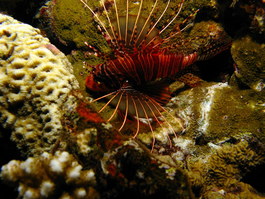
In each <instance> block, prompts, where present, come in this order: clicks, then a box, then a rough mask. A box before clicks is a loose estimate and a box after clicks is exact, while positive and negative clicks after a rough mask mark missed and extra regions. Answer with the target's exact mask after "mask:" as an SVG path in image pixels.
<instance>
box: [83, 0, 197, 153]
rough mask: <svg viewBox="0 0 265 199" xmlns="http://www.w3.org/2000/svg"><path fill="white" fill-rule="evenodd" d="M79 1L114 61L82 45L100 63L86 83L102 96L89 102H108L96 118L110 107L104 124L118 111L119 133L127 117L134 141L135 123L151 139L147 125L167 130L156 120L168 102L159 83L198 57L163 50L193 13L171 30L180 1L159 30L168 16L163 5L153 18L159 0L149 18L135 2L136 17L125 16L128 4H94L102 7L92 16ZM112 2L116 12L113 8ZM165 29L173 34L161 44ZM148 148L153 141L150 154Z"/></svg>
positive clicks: (121, 0)
mask: <svg viewBox="0 0 265 199" xmlns="http://www.w3.org/2000/svg"><path fill="white" fill-rule="evenodd" d="M80 1H81V2H82V3H83V5H84V6H85V7H86V8H87V9H88V10H89V11H90V12H91V13H92V15H93V17H94V19H95V21H96V22H97V23H98V29H99V30H100V32H101V34H102V35H103V36H104V37H105V39H106V41H107V43H108V45H109V46H110V47H111V49H112V50H113V52H114V56H110V55H105V54H102V53H101V52H100V51H99V50H97V49H96V48H95V47H93V46H91V45H89V44H88V43H86V45H87V46H88V47H89V48H90V49H91V50H93V51H94V54H95V55H96V56H100V57H103V58H104V59H105V60H106V62H105V63H103V64H99V65H97V66H93V71H92V73H91V74H90V75H89V76H88V77H87V81H86V87H87V88H88V89H90V90H92V91H98V92H105V93H108V94H106V95H103V96H101V97H99V98H97V99H95V100H93V102H94V101H98V100H101V99H104V98H105V99H108V101H107V102H106V104H105V105H104V106H103V107H102V108H101V109H100V110H99V112H102V111H103V110H104V109H105V108H106V107H107V106H108V105H109V104H112V105H114V107H115V110H114V111H113V113H112V115H111V116H110V118H109V119H108V120H107V121H110V120H111V119H112V118H113V117H114V115H115V114H116V113H117V111H118V110H120V111H121V112H123V113H124V118H123V122H122V124H121V126H120V128H119V131H121V130H122V129H123V127H124V125H125V123H126V120H127V119H128V116H130V117H133V118H134V119H135V120H136V121H137V128H136V132H135V134H134V138H135V137H136V136H137V135H138V133H139V126H140V118H145V119H146V120H147V122H148V125H149V127H150V130H151V131H152V133H153V128H152V125H151V122H150V121H151V120H153V121H157V122H158V123H159V124H161V122H160V120H161V118H164V123H166V124H167V125H168V126H169V128H172V127H171V125H170V124H169V122H168V121H166V119H165V117H164V116H163V114H162V112H166V109H165V108H164V107H163V105H165V104H166V103H167V102H168V101H169V100H170V92H169V89H168V84H165V83H163V80H164V79H172V78H174V77H175V76H176V74H177V73H178V72H179V71H181V70H183V69H184V68H186V67H188V66H189V65H191V64H193V63H194V62H195V61H196V60H198V58H199V57H198V54H197V52H194V53H191V54H187V55H186V54H182V53H171V52H170V49H171V48H172V46H166V45H165V44H167V43H168V42H169V41H170V40H171V38H173V37H175V36H176V35H178V34H181V33H182V32H183V31H184V30H185V29H187V28H188V27H190V25H191V23H189V21H190V19H191V18H193V17H194V16H195V14H196V13H197V11H198V10H196V11H195V12H194V13H193V14H192V15H190V16H188V17H187V18H186V19H185V20H184V21H182V22H181V23H180V24H176V23H175V20H176V19H177V18H178V16H179V14H180V12H181V9H182V7H183V4H184V0H180V2H179V3H178V6H177V7H176V11H175V14H174V15H171V18H170V19H167V20H166V21H167V23H166V24H164V25H162V27H161V24H159V22H161V21H162V19H163V17H165V13H166V12H167V11H168V10H169V5H170V3H171V0H168V1H167V3H166V4H163V5H165V7H164V8H162V12H158V13H160V15H159V16H156V14H155V12H156V10H158V9H160V8H159V7H158V3H159V0H154V3H153V5H152V6H151V7H150V6H149V8H148V9H149V10H150V12H149V13H148V14H147V16H143V12H144V11H143V3H144V0H140V1H139V2H138V5H137V6H138V9H136V10H137V11H134V12H136V14H132V13H130V6H131V5H132V4H133V2H131V1H129V0H119V1H118V0H112V1H109V0H100V3H101V6H102V7H101V8H100V9H99V8H97V9H96V10H97V11H95V10H93V9H92V8H91V7H90V6H89V5H88V4H87V3H86V2H85V0H80ZM117 2H119V3H120V4H122V6H121V7H118V6H117V5H118V3H117ZM160 3H161V2H160ZM135 6H136V5H134V7H135ZM136 8H137V7H136ZM145 9H146V8H145ZM99 10H101V16H100V15H99V13H98V11H99ZM134 10H135V9H134ZM154 16H155V17H154ZM154 18H156V19H155V21H154ZM158 26H159V27H160V28H158ZM169 27H171V28H172V27H173V28H172V30H174V31H173V32H171V33H170V34H168V35H165V36H163V38H162V37H161V35H162V33H165V32H166V30H167V29H168V28H169ZM96 80H97V81H96ZM153 82H155V83H153ZM161 82H162V83H161ZM172 117H174V116H172ZM172 129H173V128H172ZM174 134H175V132H174ZM153 138H154V136H153ZM153 147H154V140H153V146H152V149H153Z"/></svg>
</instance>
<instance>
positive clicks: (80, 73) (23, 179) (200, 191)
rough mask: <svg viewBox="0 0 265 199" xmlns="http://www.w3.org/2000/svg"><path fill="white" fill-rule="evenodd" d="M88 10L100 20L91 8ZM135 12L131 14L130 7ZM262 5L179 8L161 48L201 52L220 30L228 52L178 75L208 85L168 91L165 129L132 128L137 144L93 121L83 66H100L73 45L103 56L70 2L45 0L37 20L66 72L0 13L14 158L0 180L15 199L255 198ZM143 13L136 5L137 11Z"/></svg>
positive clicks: (29, 32) (260, 154) (0, 67)
mask: <svg viewBox="0 0 265 199" xmlns="http://www.w3.org/2000/svg"><path fill="white" fill-rule="evenodd" d="M17 1H20V0H17ZM17 1H16V2H17ZM88 2H89V5H91V6H93V8H94V7H95V9H96V8H98V10H97V9H96V10H95V11H97V12H98V13H99V16H100V17H101V18H102V20H106V19H104V16H101V15H100V14H101V12H102V10H101V9H100V6H99V5H100V4H99V3H98V1H88ZM106 2H110V3H111V2H112V1H106ZM117 2H118V3H120V2H121V1H118V0H117ZM134 2H135V5H134V6H135V8H137V6H139V5H138V4H137V2H138V3H139V1H134ZM145 2H149V0H146V1H145ZM159 2H160V1H159ZM165 2H166V1H161V2H160V3H161V5H162V4H163V5H162V6H165V5H164V4H165ZM261 2H262V1H245V0H230V1H219V0H216V1H214V0H211V1H205V0H200V1H196V2H194V1H185V4H184V7H183V12H181V13H180V15H179V17H180V19H179V21H183V19H185V18H186V17H187V16H189V15H190V14H192V13H194V10H196V9H198V8H199V7H200V8H201V10H200V12H198V13H197V16H196V20H195V23H194V24H193V26H192V27H191V28H190V29H188V30H187V31H185V32H183V34H181V35H178V36H177V37H176V39H175V40H174V44H175V48H174V49H172V50H173V51H174V50H175V51H181V52H185V53H190V52H193V51H197V52H202V53H203V52H204V50H205V51H207V50H208V49H207V46H208V47H209V46H214V45H217V46H218V45H222V42H223V41H227V40H230V39H231V38H230V37H228V36H227V34H226V32H227V33H229V35H230V36H231V37H232V39H233V41H232V49H231V52H230V51H228V52H226V54H225V55H224V56H221V61H220V57H219V58H216V57H215V58H214V59H212V60H210V62H200V63H198V64H197V65H193V66H192V67H191V68H189V69H188V72H193V73H196V74H199V76H200V77H202V79H204V78H203V77H205V76H210V78H209V79H210V81H214V82H206V81H203V80H202V79H199V78H198V79H197V80H199V81H198V82H193V83H194V85H196V87H193V88H190V87H189V86H190V85H189V84H184V83H183V82H184V81H182V80H183V79H185V78H183V76H182V77H180V78H179V79H178V80H179V81H182V82H179V81H175V82H173V83H172V84H171V86H170V89H171V90H172V91H173V93H174V96H173V97H172V99H171V100H170V102H169V103H168V104H167V105H166V106H165V110H166V112H164V113H163V116H164V117H165V118H164V119H166V121H167V122H168V123H166V122H164V123H162V122H161V123H160V124H157V125H156V126H154V131H153V132H150V129H149V128H148V126H147V125H145V124H144V123H143V124H142V126H141V131H140V133H139V135H138V137H137V138H136V139H134V138H132V134H133V132H132V131H133V130H135V128H136V124H135V123H133V122H132V121H128V122H127V123H126V125H125V126H124V130H123V132H122V133H119V132H117V130H115V129H117V128H116V126H120V125H119V124H120V121H119V120H120V116H118V114H117V116H115V118H116V119H115V120H114V121H113V122H112V123H109V122H103V119H104V118H108V116H109V115H110V114H111V113H112V112H113V108H112V107H111V106H109V107H108V108H107V110H106V111H105V112H104V113H103V114H102V115H101V116H102V118H103V119H102V118H101V117H100V116H98V114H97V113H96V112H95V110H99V109H100V108H101V107H102V106H103V105H104V104H105V102H95V103H92V104H90V103H89V102H90V100H91V97H90V96H92V94H91V93H87V92H86V90H85V86H84V85H85V76H86V75H87V73H88V72H89V71H88V70H89V67H88V65H90V64H91V65H95V64H98V63H101V61H102V60H100V59H98V58H97V57H96V56H94V55H91V52H88V49H87V47H86V46H85V44H84V42H88V43H89V44H91V45H93V46H94V47H96V48H97V49H99V51H100V52H103V53H111V49H110V48H109V47H108V45H107V43H106V41H105V40H104V37H103V36H102V35H101V34H100V33H99V32H98V30H97V28H96V24H94V23H92V15H91V14H90V13H89V12H88V11H87V10H85V8H84V7H83V6H82V4H81V3H80V2H79V1H78V0H65V1H62V0H57V1H55V0H53V1H49V2H48V3H47V4H46V6H44V7H42V9H41V10H40V16H41V17H44V18H45V17H46V18H45V19H43V18H42V19H41V22H44V24H43V25H46V26H44V27H43V29H45V30H47V29H49V31H51V32H47V31H46V33H47V35H49V36H50V37H51V39H52V40H53V41H55V40H59V42H60V43H61V44H63V45H64V46H63V47H62V49H60V50H65V46H66V47H67V49H66V50H65V52H67V53H69V56H68V58H70V59H69V60H70V61H71V62H72V65H71V64H70V63H69V61H68V60H67V59H66V57H65V56H64V55H63V54H62V53H61V52H60V51H59V50H58V49H57V48H56V47H55V46H53V45H52V44H51V43H50V42H49V40H48V39H46V38H44V37H43V36H41V34H40V30H38V29H35V28H33V27H31V26H29V25H26V24H23V23H21V22H18V21H16V20H14V19H13V18H11V17H8V16H6V15H0V142H1V145H4V144H7V145H9V144H10V142H9V141H8V142H7V143H4V142H5V141H3V137H5V140H7V138H8V139H9V137H10V139H11V140H12V141H14V143H15V145H16V147H17V148H18V150H19V153H20V154H22V155H23V157H19V158H20V160H12V159H19V158H16V157H15V158H13V156H12V158H11V157H10V159H8V160H5V161H3V160H1V158H2V156H0V160H1V162H2V164H4V165H3V166H2V165H1V166H2V168H1V173H0V176H1V181H2V182H3V183H6V184H8V185H11V187H12V188H13V187H15V188H16V190H17V192H18V197H20V198H158V197H160V198H161V196H162V197H164V198H181V199H182V198H183V199H193V198H202V199H215V198H220V199H230V198H232V199H233V198H258V199H262V198H265V197H264V194H265V191H264V178H265V176H264V169H265V158H264V155H265V154H264V153H265V147H264V141H265V136H264V131H265V129H264V128H265V125H264V123H265V120H264V118H265V108H264V102H265V95H264V78H265V77H264V37H263V35H264V34H263V33H264V14H263V13H264V9H263V7H262V6H261V5H262V4H261ZM176 3H177V1H176V2H172V4H170V5H171V6H172V5H175V4H176ZM74 5H76V6H74ZM148 9H149V10H150V8H147V6H146V5H145V9H144V12H146V13H147V12H148ZM136 11H137V9H135V12H136ZM65 13H67V15H66V14H65ZM169 15H170V14H169ZM155 17H159V14H158V15H157V16H155ZM47 26H49V27H47ZM169 31H170V29H169ZM218 38H219V39H220V38H222V39H223V40H221V41H219V40H218ZM209 44H211V45H209ZM58 46H60V45H58ZM58 46H57V47H58ZM60 47H61V46H60ZM58 48H59V47H58ZM72 50H73V51H72ZM70 51H71V54H70ZM227 54H229V55H227ZM232 59H233V60H232ZM83 61H85V62H86V63H87V65H83ZM232 61H233V62H234V63H235V67H234V68H235V71H234V74H233V76H232V77H231V78H230V80H229V82H228V78H227V77H229V76H230V75H231V73H230V71H231V70H230V69H231V68H230V69H229V72H227V70H226V69H224V68H227V67H230V66H231V65H232V64H233V63H229V62H232ZM207 64H208V65H210V66H209V67H208V68H207V66H206V69H204V68H203V67H205V65H207ZM229 64H231V65H229ZM217 65H220V67H221V69H220V70H222V72H223V71H224V74H220V71H219V70H218V71H217V72H216V76H213V74H212V73H211V72H212V71H215V70H216V67H217ZM209 68H211V70H209ZM181 75H182V74H180V75H179V76H181ZM218 75H220V76H225V77H220V76H218ZM217 76H218V77H217ZM190 77H192V75H188V77H187V78H186V79H189V78H190ZM216 77H217V78H216ZM193 79H194V78H193ZM195 79H196V78H195ZM209 79H204V80H209ZM77 81H78V82H79V83H81V84H82V85H80V87H79V86H78V83H77ZM218 81H220V82H218ZM221 81H222V82H221ZM185 83H186V82H185ZM76 89H78V90H76ZM95 96H96V95H95ZM93 108H94V109H93ZM117 123H119V124H117ZM176 132H178V133H176ZM174 133H175V134H174ZM153 138H155V143H154V150H153V151H152V153H151V152H150V149H151V147H152V144H153ZM1 152H3V151H1ZM22 159H23V160H22ZM9 160H11V161H10V162H9V163H8V161H9ZM2 182H1V183H2ZM1 183H0V192H1V191H2V190H3V189H2V187H1V186H2V184H1ZM11 191H12V190H11Z"/></svg>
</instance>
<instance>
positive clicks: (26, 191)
mask: <svg viewBox="0 0 265 199" xmlns="http://www.w3.org/2000/svg"><path fill="white" fill-rule="evenodd" d="M0 177H1V178H2V179H3V180H4V181H7V182H9V183H14V184H16V183H18V189H17V190H18V194H19V198H24V199H35V198H36V199H37V198H54V197H53V196H54V195H58V196H59V195H61V196H62V197H63V196H65V197H66V196H69V197H70V198H77V199H78V198H88V195H89V194H90V193H89V189H90V187H91V186H94V185H95V182H96V178H95V173H94V171H93V170H92V169H89V170H83V168H82V166H81V165H79V163H78V162H77V161H76V159H75V158H74V156H73V155H71V154H69V153H68V152H66V151H63V152H60V151H57V152H56V153H55V155H52V154H49V153H47V152H44V153H43V154H42V155H41V156H39V157H34V158H32V157H30V158H28V159H27V160H25V161H18V160H12V161H10V162H9V163H8V164H6V165H4V166H3V167H2V171H1V173H0ZM62 187H68V189H66V190H64V189H62ZM62 197H61V198H62ZM58 198H59V197H58Z"/></svg>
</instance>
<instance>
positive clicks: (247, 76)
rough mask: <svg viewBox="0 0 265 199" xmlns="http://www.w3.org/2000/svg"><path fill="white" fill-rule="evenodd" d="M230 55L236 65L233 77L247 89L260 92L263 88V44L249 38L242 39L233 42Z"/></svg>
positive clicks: (264, 69)
mask: <svg viewBox="0 0 265 199" xmlns="http://www.w3.org/2000/svg"><path fill="white" fill-rule="evenodd" d="M231 53H232V56H233V59H234V61H235V63H236V71H235V73H234V75H235V77H236V78H237V79H238V80H239V81H240V82H242V83H243V84H245V85H247V86H248V87H250V88H252V89H254V90H256V91H262V90H263V89H264V88H265V44H259V43H257V42H255V41H254V40H253V39H252V38H251V37H249V36H246V37H242V38H240V39H237V40H235V41H234V42H233V44H232V48H231ZM231 83H232V84H233V83H234V84H236V82H231Z"/></svg>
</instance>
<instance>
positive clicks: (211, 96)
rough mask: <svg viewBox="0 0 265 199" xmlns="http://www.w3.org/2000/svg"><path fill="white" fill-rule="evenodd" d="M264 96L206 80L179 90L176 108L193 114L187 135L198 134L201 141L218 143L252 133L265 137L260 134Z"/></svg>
mask: <svg viewBox="0 0 265 199" xmlns="http://www.w3.org/2000/svg"><path fill="white" fill-rule="evenodd" d="M207 84H208V86H207ZM264 98H265V97H264V96H263V95H261V94H258V93H255V92H254V91H251V90H237V89H236V88H233V87H229V86H227V85H225V84H220V85H218V84H212V83H205V84H204V86H199V87H197V88H193V89H191V90H188V91H184V92H182V93H180V94H179V95H178V96H177V97H176V101H177V102H178V104H177V107H176V108H177V111H178V112H180V113H181V112H185V114H186V115H187V116H186V117H190V118H189V126H188V128H187V130H186V136H189V137H195V138H196V139H198V141H199V140H200V143H208V142H216V141H218V140H222V139H224V138H226V137H231V136H234V135H237V134H245V133H249V132H251V133H253V134H256V135H258V136H259V137H260V138H263V139H264V136H263V135H262V133H259V132H262V131H264V120H263V119H262V118H264V117H265V113H264V111H263V109H264V108H263V107H262V105H261V104H262V103H261V102H264V100H265V99H264ZM185 114H183V115H185ZM184 119H185V118H184Z"/></svg>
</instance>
